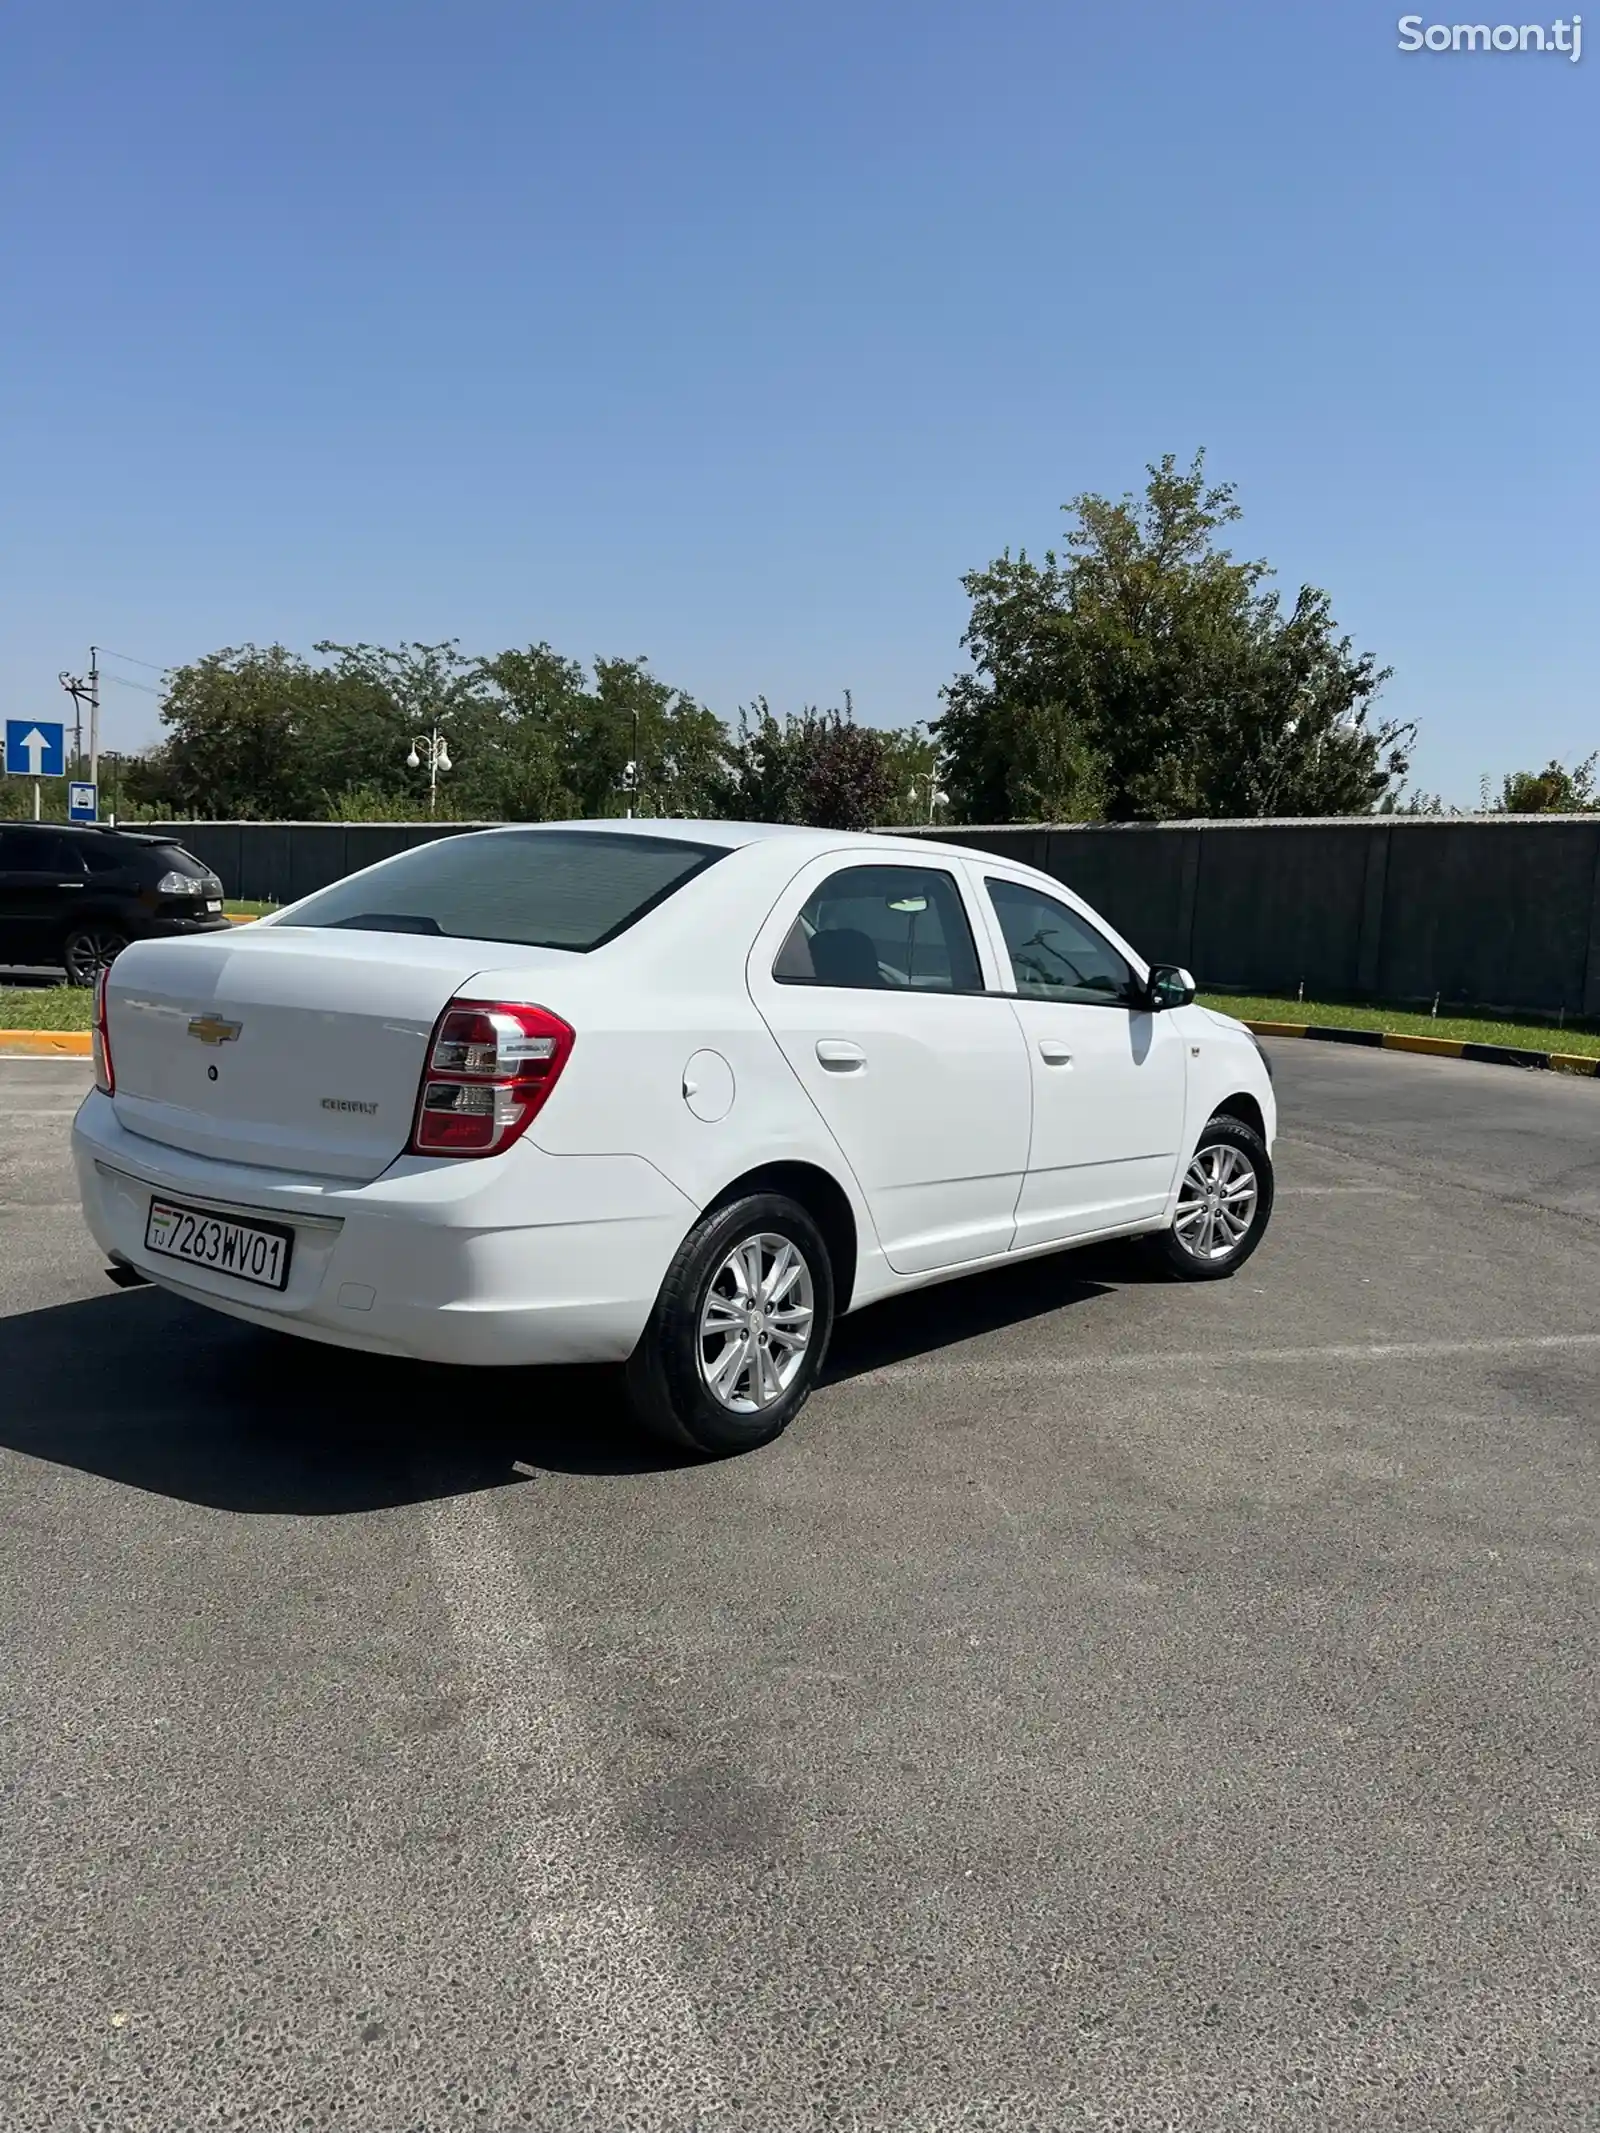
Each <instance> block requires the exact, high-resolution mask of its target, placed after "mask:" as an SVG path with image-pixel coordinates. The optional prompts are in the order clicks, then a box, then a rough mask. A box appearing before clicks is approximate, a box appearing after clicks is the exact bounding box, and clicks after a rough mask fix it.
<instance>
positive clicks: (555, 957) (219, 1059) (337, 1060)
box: [107, 925, 570, 1179]
mask: <svg viewBox="0 0 1600 2133" xmlns="http://www.w3.org/2000/svg"><path fill="white" fill-rule="evenodd" d="M504 961H505V948H504V946H503V945H493V944H489V943H485V942H483V941H464V940H454V939H441V938H433V937H430V936H426V935H415V934H389V933H364V932H353V931H346V930H343V929H333V928H330V929H325V930H324V929H315V928H296V927H289V926H277V925H272V926H251V927H241V928H239V929H238V930H237V931H236V932H234V933H232V934H230V935H227V936H222V935H215V934H213V935H210V936H200V937H197V938H191V939H187V940H173V941H141V942H138V943H136V944H135V945H134V946H133V947H132V948H130V949H128V950H127V951H126V952H125V953H124V954H123V955H121V956H120V957H119V958H118V959H117V961H116V963H115V964H114V965H113V966H112V970H111V975H110V979H109V983H108V988H107V1012H108V1024H109V1031H110V1040H111V1058H112V1064H113V1068H114V1071H115V1074H116V1097H115V1103H116V1109H117V1116H118V1118H119V1119H120V1120H121V1122H122V1123H123V1125H125V1126H127V1127H128V1128H129V1130H130V1131H132V1132H134V1133H140V1134H143V1135H144V1136H145V1137H146V1138H147V1139H149V1140H155V1141H161V1142H164V1143H166V1144H167V1145H168V1146H169V1147H174V1148H183V1149H186V1150H188V1151H189V1152H190V1153H191V1154H195V1155H206V1156H214V1157H216V1158H218V1159H219V1160H222V1161H227V1162H234V1163H258V1164H263V1165H266V1166H268V1167H270V1168H273V1169H280V1170H297V1171H303V1172H308V1173H311V1174H313V1175H316V1176H320V1177H338V1178H351V1179H365V1178H374V1177H376V1176H377V1175H378V1174H379V1173H380V1172H381V1171H382V1170H384V1169H386V1168H387V1167H388V1165H389V1164H390V1163H391V1162H393V1160H394V1159H395V1157H396V1156H397V1155H399V1154H400V1153H401V1152H402V1150H403V1149H404V1148H405V1146H406V1143H407V1141H408V1140H409V1139H410V1135H411V1126H412V1116H413V1113H414V1110H415V1107H416V1101H417V1090H418V1086H419V1084H420V1082H421V1078H422V1068H423V1062H424V1056H425V1054H426V1051H427V1046H428V1038H429V1036H430V1034H431V1032H432V1030H433V1026H434V1023H435V1022H436V1021H437V1019H438V1017H439V1014H440V1013H441V1011H442V1010H443V1008H444V1007H445V1005H446V1003H447V1002H448V1001H449V1000H450V999H451V997H452V996H453V995H454V994H456V993H457V992H460V991H462V990H463V989H464V988H465V989H468V990H470V986H469V980H470V979H471V978H472V977H473V975H474V973H475V972H477V971H480V970H482V969H484V968H485V966H486V965H494V964H503V963H504ZM518 961H519V963H521V962H523V961H526V962H529V963H540V964H548V965H551V966H555V965H558V964H565V963H569V962H570V958H569V957H566V956H563V955H560V954H557V953H554V952H551V951H548V950H546V951H541V950H538V949H525V950H520V951H519V952H518Z"/></svg>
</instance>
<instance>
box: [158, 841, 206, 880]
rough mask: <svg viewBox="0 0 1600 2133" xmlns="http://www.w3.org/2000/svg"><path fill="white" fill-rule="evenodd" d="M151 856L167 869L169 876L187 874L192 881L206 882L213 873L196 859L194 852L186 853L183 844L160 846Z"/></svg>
mask: <svg viewBox="0 0 1600 2133" xmlns="http://www.w3.org/2000/svg"><path fill="white" fill-rule="evenodd" d="M150 856H151V858H152V859H154V860H155V861H157V863H158V864H159V865H161V866H163V867H165V868H166V870H167V872H168V873H169V874H187V875H188V877H189V879H190V880H191V881H204V880H205V878H206V876H207V874H209V873H210V871H211V869H210V868H209V867H207V866H204V865H202V864H201V862H200V861H199V860H198V859H196V857H195V856H194V854H193V852H186V851H185V850H184V848H183V846H182V845H181V844H158V845H157V846H156V847H155V849H154V850H153V851H152V852H151V854H150Z"/></svg>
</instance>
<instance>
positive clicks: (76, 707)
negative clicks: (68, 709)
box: [57, 644, 100, 790]
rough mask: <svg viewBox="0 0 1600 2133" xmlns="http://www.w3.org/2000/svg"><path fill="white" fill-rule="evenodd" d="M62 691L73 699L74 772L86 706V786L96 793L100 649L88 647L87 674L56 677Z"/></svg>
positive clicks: (80, 764) (79, 756) (77, 766)
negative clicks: (87, 740) (87, 744)
mask: <svg viewBox="0 0 1600 2133" xmlns="http://www.w3.org/2000/svg"><path fill="white" fill-rule="evenodd" d="M57 679H58V680H59V681H60V683H61V686H62V688H63V689H65V690H66V692H67V694H68V695H69V696H70V697H71V698H72V752H73V758H74V761H73V769H74V770H75V771H78V772H79V773H80V774H81V772H82V770H83V707H84V705H85V704H87V705H88V706H89V783H90V784H91V785H93V786H94V787H95V788H96V789H97V790H98V788H99V784H100V648H99V646H98V645H93V644H91V645H90V647H89V672H88V674H87V675H86V676H85V675H78V674H62V675H59V676H58V677H57Z"/></svg>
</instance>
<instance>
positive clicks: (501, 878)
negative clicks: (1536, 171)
mask: <svg viewBox="0 0 1600 2133" xmlns="http://www.w3.org/2000/svg"><path fill="white" fill-rule="evenodd" d="M727 850H728V847H727V846H725V845H712V844H690V843H688V842H687V841H685V840H684V839H683V838H680V837H645V836H638V837H635V836H630V835H628V834H627V833H626V832H625V831H624V832H620V833H613V832H610V831H606V830H588V831H585V830H497V831H495V832H494V834H493V835H491V836H467V837H441V838H439V839H438V840H437V842H435V843H433V844H424V845H419V846H418V847H417V849H416V850H415V851H412V852H402V853H401V855H400V856H399V858H398V859H389V860H385V862H384V863H383V865H382V866H378V867H374V868H372V869H371V871H370V872H368V873H365V874H356V875H352V876H351V878H350V879H349V880H348V881H341V882H336V883H335V884H334V886H333V887H332V888H331V889H324V890H323V891H322V892H321V893H320V895H317V896H311V897H308V898H307V899H306V901H305V903H303V904H302V905H301V906H300V908H299V909H298V910H297V911H296V912H295V913H294V914H293V916H292V917H290V918H288V919H285V920H281V921H275V923H280V924H286V925H291V926H344V927H349V928H350V929H352V930H353V931H357V932H363V933H428V934H437V935H441V936H444V937H447V938H449V939H453V940H469V941H514V942H516V943H517V944H518V945H519V946H521V947H525V948H570V949H574V950H576V951H577V952H578V953H579V954H580V955H581V954H587V952H588V951H589V950H590V949H591V948H599V947H602V946H603V945H604V944H605V943H606V942H607V941H609V940H614V939H615V938H616V936H617V935H618V934H619V933H623V932H625V931H626V930H627V928H628V927H629V926H632V925H635V924H636V923H637V922H638V921H639V920H640V919H641V918H643V917H644V915H645V913H646V912H647V911H653V910H654V909H655V907H656V905H657V904H660V903H664V902H665V901H666V899H667V898H668V897H669V896H671V895H672V894H673V892H674V891H675V890H677V889H681V888H682V887H683V885H684V883H685V882H686V881H692V880H693V879H694V877H695V875H696V874H702V873H704V871H705V870H706V868H707V867H708V866H711V865H713V864H714V863H715V862H716V861H717V860H718V859H722V858H725V857H726V856H727Z"/></svg>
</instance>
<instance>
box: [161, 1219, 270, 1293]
mask: <svg viewBox="0 0 1600 2133" xmlns="http://www.w3.org/2000/svg"><path fill="white" fill-rule="evenodd" d="M144 1245H145V1250H146V1251H147V1252H154V1253H155V1254H156V1255H157V1257H158V1258H162V1259H182V1260H185V1261H186V1262H187V1263H188V1264H189V1265H190V1266H208V1267H210V1268H211V1269H212V1271H213V1272H214V1273H217V1274H231V1275H232V1276H233V1277H234V1279H235V1280H236V1281H249V1282H254V1284H255V1286H256V1287H257V1288H258V1289H284V1288H287V1287H288V1285H289V1254H290V1253H291V1251H292V1250H293V1249H294V1231H293V1230H292V1229H280V1228H279V1227H278V1225H277V1224H276V1223H275V1222H235V1221H233V1220H231V1219H230V1218H229V1217H227V1216H225V1215H212V1214H207V1213H206V1211H205V1209H204V1208H201V1207H177V1206H174V1204H173V1203H172V1202H171V1201H170V1200H152V1201H151V1202H150V1215H149V1219H148V1220H147V1221H146V1223H145V1226H144Z"/></svg>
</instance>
